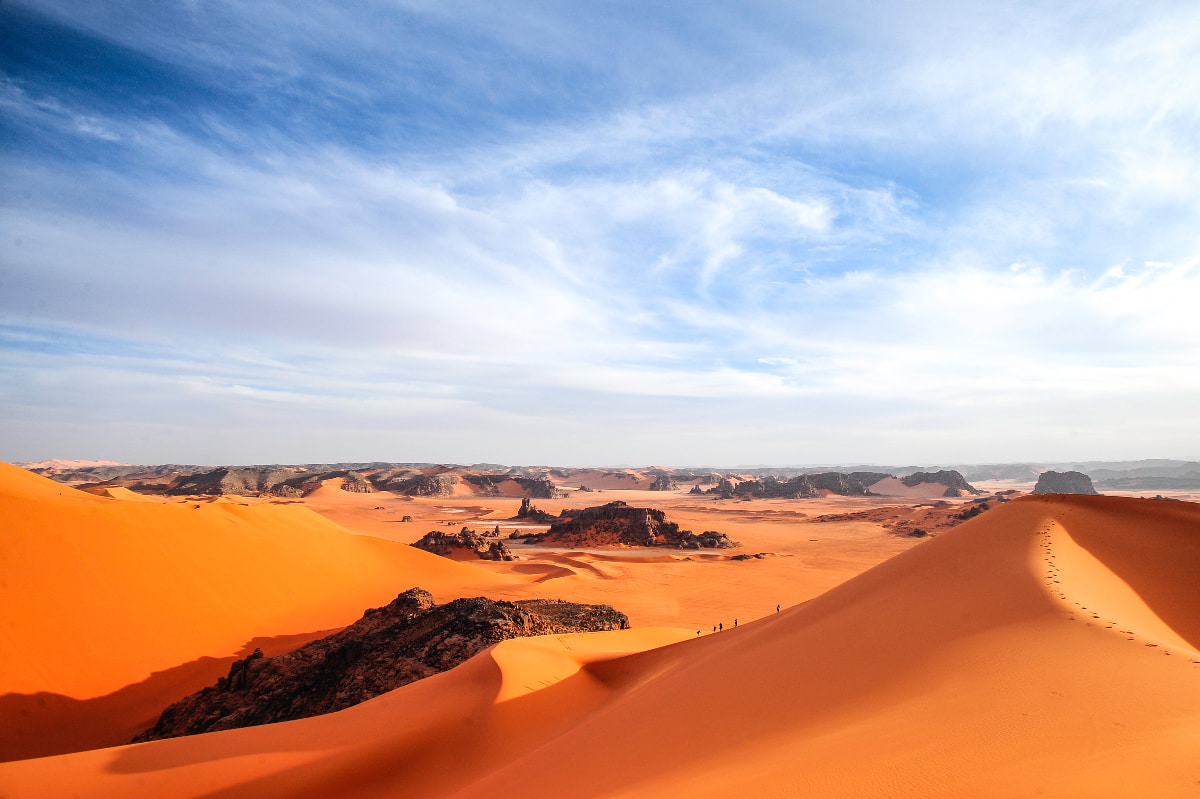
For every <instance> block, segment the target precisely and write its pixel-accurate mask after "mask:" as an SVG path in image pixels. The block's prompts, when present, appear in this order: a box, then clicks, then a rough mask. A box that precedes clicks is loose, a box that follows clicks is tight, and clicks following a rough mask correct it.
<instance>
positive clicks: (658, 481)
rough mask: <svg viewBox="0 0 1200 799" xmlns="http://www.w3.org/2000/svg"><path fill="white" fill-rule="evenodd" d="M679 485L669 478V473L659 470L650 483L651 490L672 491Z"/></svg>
mask: <svg viewBox="0 0 1200 799" xmlns="http://www.w3.org/2000/svg"><path fill="white" fill-rule="evenodd" d="M678 487H679V486H678V485H676V484H675V481H673V480H672V479H671V475H669V474H667V473H666V472H659V473H658V474H657V475H656V476H655V478H654V482H653V483H651V484H650V490H651V491H674V490H675V489H676V488H678Z"/></svg>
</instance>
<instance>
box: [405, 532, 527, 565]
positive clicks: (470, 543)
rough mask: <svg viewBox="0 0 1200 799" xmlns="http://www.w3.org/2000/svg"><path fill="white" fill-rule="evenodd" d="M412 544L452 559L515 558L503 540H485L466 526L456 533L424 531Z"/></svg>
mask: <svg viewBox="0 0 1200 799" xmlns="http://www.w3.org/2000/svg"><path fill="white" fill-rule="evenodd" d="M412 546H414V547H416V548H417V549H423V550H425V551H426V552H432V553H433V554H435V555H441V556H442V557H444V558H450V559H452V560H475V559H480V560H516V559H517V557H516V555H514V554H513V553H512V550H510V549H509V548H508V546H507V545H506V544H505V543H504V542H503V541H496V540H491V541H489V540H487V539H486V538H484V537H483V536H481V535H479V534H478V533H476V532H474V531H473V530H468V529H467V528H466V527H464V528H462V530H460V531H458V532H457V533H442V532H438V531H437V530H433V531H431V532H428V533H426V534H425V535H424V536H423V537H422V538H421V540H420V541H417V542H415V543H414V544H412Z"/></svg>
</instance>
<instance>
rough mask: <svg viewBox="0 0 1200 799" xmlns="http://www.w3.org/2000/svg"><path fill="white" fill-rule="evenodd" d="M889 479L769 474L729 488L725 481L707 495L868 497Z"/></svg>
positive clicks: (868, 474) (860, 474)
mask: <svg viewBox="0 0 1200 799" xmlns="http://www.w3.org/2000/svg"><path fill="white" fill-rule="evenodd" d="M889 476H890V475H886V474H880V473H876V472H851V473H850V474H842V473H841V472H814V473H812V474H801V475H796V476H795V477H792V478H790V479H788V480H780V479H779V478H778V477H775V476H774V475H767V476H766V477H764V478H762V480H744V481H742V482H740V483H738V484H737V486H736V487H733V486H731V485H729V481H728V480H722V481H721V482H720V483H718V484H717V487H716V488H715V489H709V490H708V491H707V492H705V493H710V494H711V493H715V494H718V495H720V496H721V497H722V498H729V497H733V496H738V497H753V498H755V499H806V498H811V497H819V496H821V492H822V491H828V492H829V493H831V494H837V495H839V496H859V497H865V496H868V495H869V494H870V493H871V492H870V491H869V490H868V486H871V485H873V484H875V483H877V482H879V481H880V480H882V479H883V478H885V477H889ZM727 487H728V490H727Z"/></svg>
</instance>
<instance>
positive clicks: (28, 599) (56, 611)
mask: <svg viewBox="0 0 1200 799" xmlns="http://www.w3.org/2000/svg"><path fill="white" fill-rule="evenodd" d="M140 499H142V500H144V499H145V498H140ZM509 579H511V578H509ZM497 581H500V582H505V581H506V578H504V577H501V576H497V575H493V574H491V573H489V572H486V571H485V570H482V569H478V568H475V567H471V566H467V565H463V564H456V563H452V562H450V561H448V560H446V559H444V558H439V557H436V556H434V555H430V554H428V553H425V552H421V551H419V550H416V549H413V548H411V547H408V546H404V545H400V544H395V543H392V542H387V541H380V540H378V539H372V538H368V537H364V536H354V535H350V534H348V533H347V532H346V531H344V530H343V529H342V528H340V527H338V526H337V525H336V524H334V523H332V522H330V521H328V520H327V519H324V518H323V517H321V516H318V515H317V514H315V513H313V512H311V511H309V510H307V509H306V508H304V507H302V506H300V505H276V504H260V505H250V506H244V505H239V504H236V503H212V504H209V503H188V504H181V503H178V502H165V501H164V502H156V501H136V502H135V501H126V500H124V499H113V498H106V497H99V496H94V495H91V494H87V493H84V492H82V491H76V490H74V489H71V488H68V487H65V486H61V485H59V484H57V483H54V482H52V481H50V480H47V479H45V478H42V477H39V476H37V475H34V474H32V473H30V472H26V471H24V470H22V469H18V468H16V467H14V466H9V465H7V464H0V651H2V652H3V657H0V694H7V693H23V694H32V693H36V692H39V691H48V692H52V693H56V694H63V695H66V696H70V697H73V698H75V699H87V698H91V697H96V696H101V695H103V694H107V693H109V692H112V691H115V690H117V689H119V688H122V687H124V686H126V685H129V684H131V683H136V682H138V681H140V680H143V679H145V678H147V677H148V676H149V675H150V673H151V672H154V671H159V670H163V669H168V668H171V667H173V666H177V665H179V664H182V663H187V662H189V661H192V660H195V659H196V658H200V657H202V656H216V657H220V656H224V655H227V654H231V653H233V652H236V651H238V650H239V649H240V648H241V647H242V645H243V644H245V643H246V642H247V641H249V640H250V639H251V638H254V637H256V636H262V635H280V634H290V633H303V632H309V631H313V630H322V629H328V628H331V627H338V626H342V625H345V624H348V623H350V622H352V621H354V620H355V619H357V618H358V617H359V616H360V615H361V614H362V612H363V610H364V609H365V608H368V607H373V606H378V605H381V604H384V603H386V602H388V601H390V600H391V599H393V598H394V597H395V596H396V594H397V593H399V592H400V591H403V590H406V589H408V588H411V587H413V586H414V585H420V586H421V587H424V588H427V589H429V590H430V591H432V592H433V593H434V594H435V595H438V596H439V598H450V597H454V596H461V595H462V594H463V593H464V592H486V588H487V585H489V584H494V583H495V582H497Z"/></svg>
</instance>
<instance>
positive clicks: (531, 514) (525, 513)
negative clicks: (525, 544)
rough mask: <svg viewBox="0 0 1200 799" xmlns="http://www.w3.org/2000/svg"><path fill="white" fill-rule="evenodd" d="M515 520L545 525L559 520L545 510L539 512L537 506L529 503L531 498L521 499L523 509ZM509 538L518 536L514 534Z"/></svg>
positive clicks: (518, 512)
mask: <svg viewBox="0 0 1200 799" xmlns="http://www.w3.org/2000/svg"><path fill="white" fill-rule="evenodd" d="M513 518H514V519H522V520H524V521H527V522H539V523H544V524H551V523H553V522H554V521H555V520H557V519H558V517H557V516H555V515H554V514H553V513H546V511H544V510H538V509H537V506H536V505H534V504H533V503H532V502H530V501H529V497H524V498H522V499H521V508H520V509H519V510H518V511H517V515H516V516H514V517H513ZM509 537H510V538H517V537H518V534H516V533H514V534H513V535H511V536H509Z"/></svg>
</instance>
